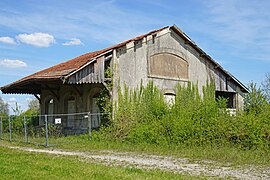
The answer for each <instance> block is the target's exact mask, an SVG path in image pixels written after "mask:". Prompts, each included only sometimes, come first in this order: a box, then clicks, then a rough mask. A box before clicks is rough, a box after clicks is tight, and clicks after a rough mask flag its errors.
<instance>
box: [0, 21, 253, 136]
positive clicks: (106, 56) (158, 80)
mask: <svg viewBox="0 0 270 180" xmlns="http://www.w3.org/2000/svg"><path fill="white" fill-rule="evenodd" d="M107 68H110V69H111V70H112V74H113V76H112V77H106V75H105V73H106V69H107ZM111 81H112V83H113V87H112V89H111V92H110V94H111V97H112V99H113V101H114V102H117V95H118V88H119V87H120V86H123V85H124V84H126V85H127V86H128V87H129V88H136V87H138V86H140V84H141V83H142V84H143V85H146V84H147V83H148V82H149V81H153V83H154V85H156V86H157V87H158V88H159V89H160V90H161V91H162V92H163V93H164V96H165V98H166V99H168V100H172V98H173V97H174V96H175V94H176V92H175V87H176V85H177V84H179V83H180V84H182V85H185V84H187V83H188V82H192V83H194V84H198V88H199V92H200V93H201V94H202V87H203V86H205V85H206V83H207V81H208V82H213V83H214V84H215V86H216V96H222V97H225V98H228V99H229V102H228V108H231V109H237V108H238V109H241V108H242V107H243V96H244V93H245V92H248V90H247V88H246V87H245V86H244V85H243V84H242V83H241V82H240V81H239V80H237V79H236V78H235V77H234V76H232V75H231V74H230V73H228V72H227V71H225V70H224V69H223V68H222V67H221V66H220V65H219V64H218V63H216V62H215V61H214V60H213V59H212V58H211V57H210V56H209V55H207V54H206V53H205V52H204V51H203V50H201V49H200V48H199V47H198V46H197V45H196V44H195V43H194V42H193V41H192V40H191V39H190V38H189V37H188V36H187V35H186V34H185V33H183V32H182V31H181V30H180V29H179V28H178V27H176V26H168V27H164V28H161V29H159V30H155V31H151V32H149V33H147V34H145V35H142V36H138V37H136V38H133V39H131V40H128V41H125V42H122V43H120V44H117V45H115V46H112V47H109V48H106V49H103V50H99V51H95V52H90V53H87V54H84V55H82V56H78V57H76V58H74V59H71V60H69V61H66V62H64V63H60V64H58V65H56V66H52V67H50V68H47V69H45V70H42V71H40V72H37V73H34V74H32V75H30V76H27V77H25V78H22V79H20V80H18V81H16V82H14V83H11V84H9V85H7V86H5V87H2V88H1V90H2V92H4V93H27V94H34V95H35V96H36V97H37V98H39V100H40V104H41V114H72V113H80V112H91V113H97V112H98V111H99V110H98V107H97V105H96V103H95V102H96V100H97V99H96V98H97V97H98V95H99V93H100V91H101V89H103V88H108V87H107V84H108V83H111ZM38 95H40V96H38ZM92 119H93V122H94V125H93V126H94V127H98V126H99V123H100V122H99V121H98V118H96V117H93V118H92ZM49 121H53V119H49ZM62 125H63V127H65V128H66V129H69V128H70V129H73V130H75V129H83V128H84V129H86V128H87V126H88V125H87V123H86V121H82V120H80V119H79V120H78V121H77V120H76V117H74V118H71V119H68V118H63V120H62ZM67 134H68V133H67Z"/></svg>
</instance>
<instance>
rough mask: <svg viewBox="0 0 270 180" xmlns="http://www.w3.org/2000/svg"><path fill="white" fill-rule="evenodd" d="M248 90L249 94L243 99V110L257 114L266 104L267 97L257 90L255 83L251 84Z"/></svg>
mask: <svg viewBox="0 0 270 180" xmlns="http://www.w3.org/2000/svg"><path fill="white" fill-rule="evenodd" d="M248 88H249V93H247V94H246V95H245V98H244V109H245V110H246V111H247V112H253V113H256V114H258V113H260V112H261V110H262V109H263V107H264V106H265V105H266V104H267V96H266V94H265V93H264V91H263V90H262V89H261V88H260V87H258V88H257V85H256V83H253V82H251V83H250V84H249V85H248Z"/></svg>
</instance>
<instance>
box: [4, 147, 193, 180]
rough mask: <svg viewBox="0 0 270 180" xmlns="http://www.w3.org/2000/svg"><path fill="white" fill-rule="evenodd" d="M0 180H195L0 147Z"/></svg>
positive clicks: (167, 173) (159, 172) (155, 171)
mask: <svg viewBox="0 0 270 180" xmlns="http://www.w3.org/2000/svg"><path fill="white" fill-rule="evenodd" d="M0 152H1V153H0V171H1V173H0V179H102V180H104V179H105V180H106V179H198V177H191V176H188V175H178V174H173V173H169V172H162V171H158V170H149V171H148V170H141V169H137V168H133V167H130V168H123V167H107V166H104V165H99V164H94V163H91V162H82V161H80V158H78V157H75V156H74V157H67V156H56V155H48V154H45V153H30V152H24V151H21V150H16V149H9V148H6V147H2V146H0Z"/></svg>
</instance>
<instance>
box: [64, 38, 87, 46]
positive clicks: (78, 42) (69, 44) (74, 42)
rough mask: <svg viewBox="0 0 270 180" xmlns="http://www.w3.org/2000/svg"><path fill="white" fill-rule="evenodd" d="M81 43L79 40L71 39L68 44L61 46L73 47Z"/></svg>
mask: <svg viewBox="0 0 270 180" xmlns="http://www.w3.org/2000/svg"><path fill="white" fill-rule="evenodd" d="M82 44H83V43H82V42H81V40H80V39H77V38H73V39H71V40H70V41H68V42H65V43H63V44H62V45H64V46H73V45H82Z"/></svg>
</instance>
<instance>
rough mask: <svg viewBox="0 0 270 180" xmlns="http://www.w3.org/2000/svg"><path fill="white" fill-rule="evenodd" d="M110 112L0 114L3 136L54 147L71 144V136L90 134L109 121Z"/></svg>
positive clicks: (89, 137)
mask: <svg viewBox="0 0 270 180" xmlns="http://www.w3.org/2000/svg"><path fill="white" fill-rule="evenodd" d="M107 118H108V114H104V113H95V114H93V113H89V112H86V113H74V114H53V115H39V116H3V117H0V139H1V140H8V141H11V142H12V141H16V142H25V143H33V144H37V145H44V146H52V145H59V144H62V143H71V141H72V139H75V138H72V136H75V135H81V134H87V138H88V139H91V135H92V130H97V129H98V128H99V127H100V126H101V125H102V124H103V123H106V120H107Z"/></svg>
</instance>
